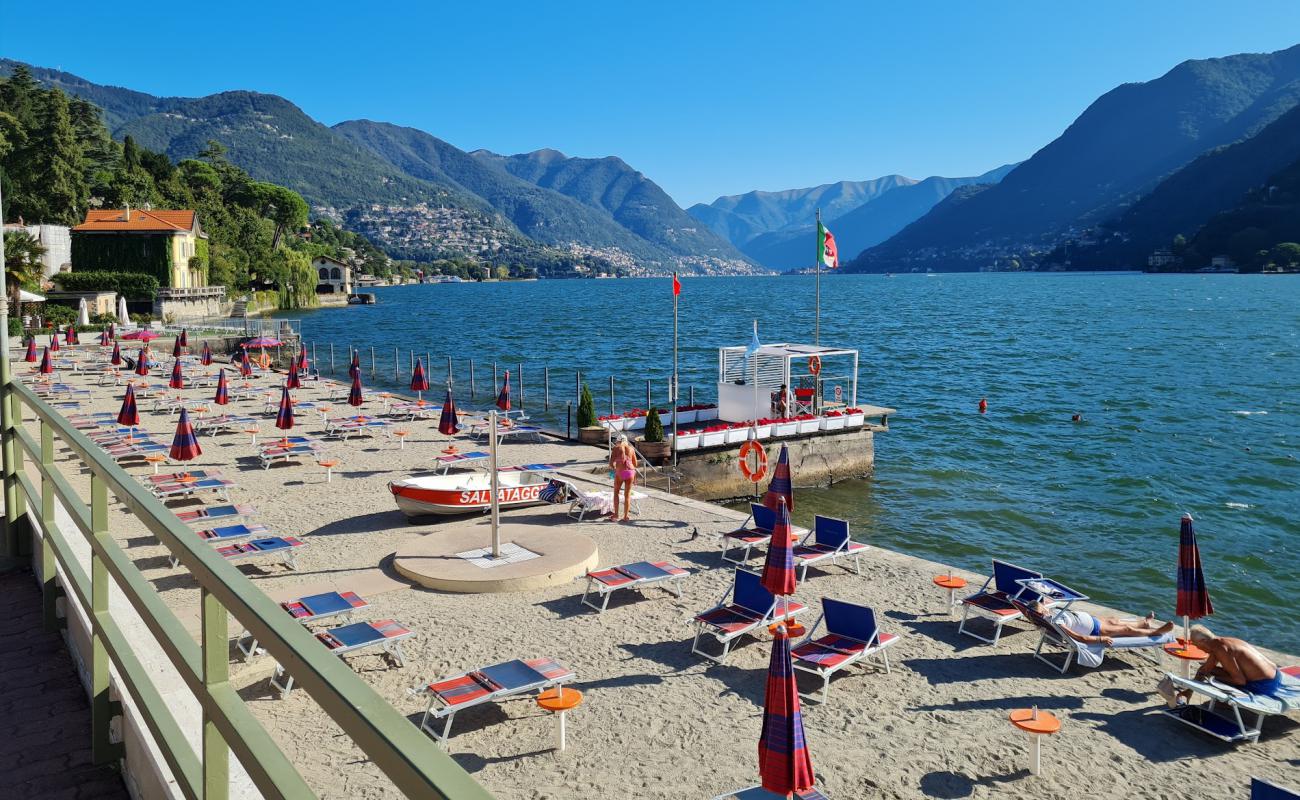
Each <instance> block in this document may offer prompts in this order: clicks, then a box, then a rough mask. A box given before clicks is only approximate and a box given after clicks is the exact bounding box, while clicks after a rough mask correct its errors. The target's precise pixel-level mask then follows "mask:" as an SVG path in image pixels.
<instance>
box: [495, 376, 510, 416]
mask: <svg viewBox="0 0 1300 800" xmlns="http://www.w3.org/2000/svg"><path fill="white" fill-rule="evenodd" d="M497 408H499V409H501V410H502V411H509V410H510V370H506V379H505V380H504V381H502V382H501V393H500V394H498V395H497Z"/></svg>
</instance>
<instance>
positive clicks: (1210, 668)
mask: <svg viewBox="0 0 1300 800" xmlns="http://www.w3.org/2000/svg"><path fill="white" fill-rule="evenodd" d="M1190 635H1191V639H1192V644H1194V645H1196V646H1197V647H1199V648H1201V649H1202V650H1204V651H1205V652H1207V653H1209V654H1210V657H1209V658H1207V659H1205V663H1204V664H1202V665H1201V668H1200V669H1198V670H1196V680H1198V681H1200V680H1205V679H1207V678H1215V679H1217V680H1220V681H1223V682H1224V683H1227V684H1231V685H1233V686H1236V687H1238V688H1239V689H1244V690H1245V691H1247V692H1250V693H1251V694H1268V695H1271V694H1273V693H1274V692H1276V691H1277V689H1278V687H1280V686H1281V685H1282V671H1281V670H1280V669H1278V667H1277V664H1274V663H1273V662H1272V661H1269V660H1268V659H1267V658H1265V657H1264V654H1263V653H1261V652H1259V651H1258V650H1256V649H1255V647H1254V646H1253V645H1251V644H1250V643H1249V642H1247V641H1245V640H1244V639H1234V638H1232V637H1230V636H1215V635H1214V633H1213V632H1212V631H1211V630H1210V629H1209V628H1207V627H1205V626H1204V625H1193V626H1192V629H1191V632H1190ZM1189 694H1190V692H1189Z"/></svg>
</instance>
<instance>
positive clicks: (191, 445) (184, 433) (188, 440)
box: [168, 408, 203, 461]
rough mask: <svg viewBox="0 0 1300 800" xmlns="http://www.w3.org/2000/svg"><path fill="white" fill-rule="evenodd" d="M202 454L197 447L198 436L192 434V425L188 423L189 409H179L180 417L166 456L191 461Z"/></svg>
mask: <svg viewBox="0 0 1300 800" xmlns="http://www.w3.org/2000/svg"><path fill="white" fill-rule="evenodd" d="M201 455H203V448H201V447H199V438H198V437H197V436H195V435H194V426H192V425H190V411H189V409H187V408H182V409H181V418H180V419H179V420H178V421H177V422H176V435H175V436H173V437H172V449H171V452H169V453H168V457H169V458H171V460H172V461H193V460H194V459H196V458H198V457H199V456H201Z"/></svg>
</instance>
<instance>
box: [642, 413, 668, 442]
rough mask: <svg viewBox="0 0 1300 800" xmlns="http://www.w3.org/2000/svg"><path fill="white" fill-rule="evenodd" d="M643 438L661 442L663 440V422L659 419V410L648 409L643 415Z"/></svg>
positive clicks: (648, 440)
mask: <svg viewBox="0 0 1300 800" xmlns="http://www.w3.org/2000/svg"><path fill="white" fill-rule="evenodd" d="M644 438H645V440H646V441H647V442H662V441H663V440H664V423H663V420H661V419H659V410H658V409H654V408H652V409H650V411H649V412H647V413H646V415H645V436H644Z"/></svg>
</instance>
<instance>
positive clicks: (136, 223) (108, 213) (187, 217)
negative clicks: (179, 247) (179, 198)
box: [73, 208, 194, 233]
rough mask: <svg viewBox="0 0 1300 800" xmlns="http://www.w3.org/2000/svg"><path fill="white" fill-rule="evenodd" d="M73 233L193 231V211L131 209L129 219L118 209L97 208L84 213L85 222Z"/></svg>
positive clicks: (122, 210)
mask: <svg viewBox="0 0 1300 800" xmlns="http://www.w3.org/2000/svg"><path fill="white" fill-rule="evenodd" d="M73 230H74V231H82V232H94V231H141V232H146V231H157V232H163V233H166V232H181V231H190V230H194V212H193V211H145V210H143V209H140V208H133V209H131V212H130V218H129V219H128V217H127V212H126V210H124V209H120V208H98V209H90V210H89V211H87V212H86V221H85V222H83V223H81V224H80V225H78V226H77V227H75V228H73Z"/></svg>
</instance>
